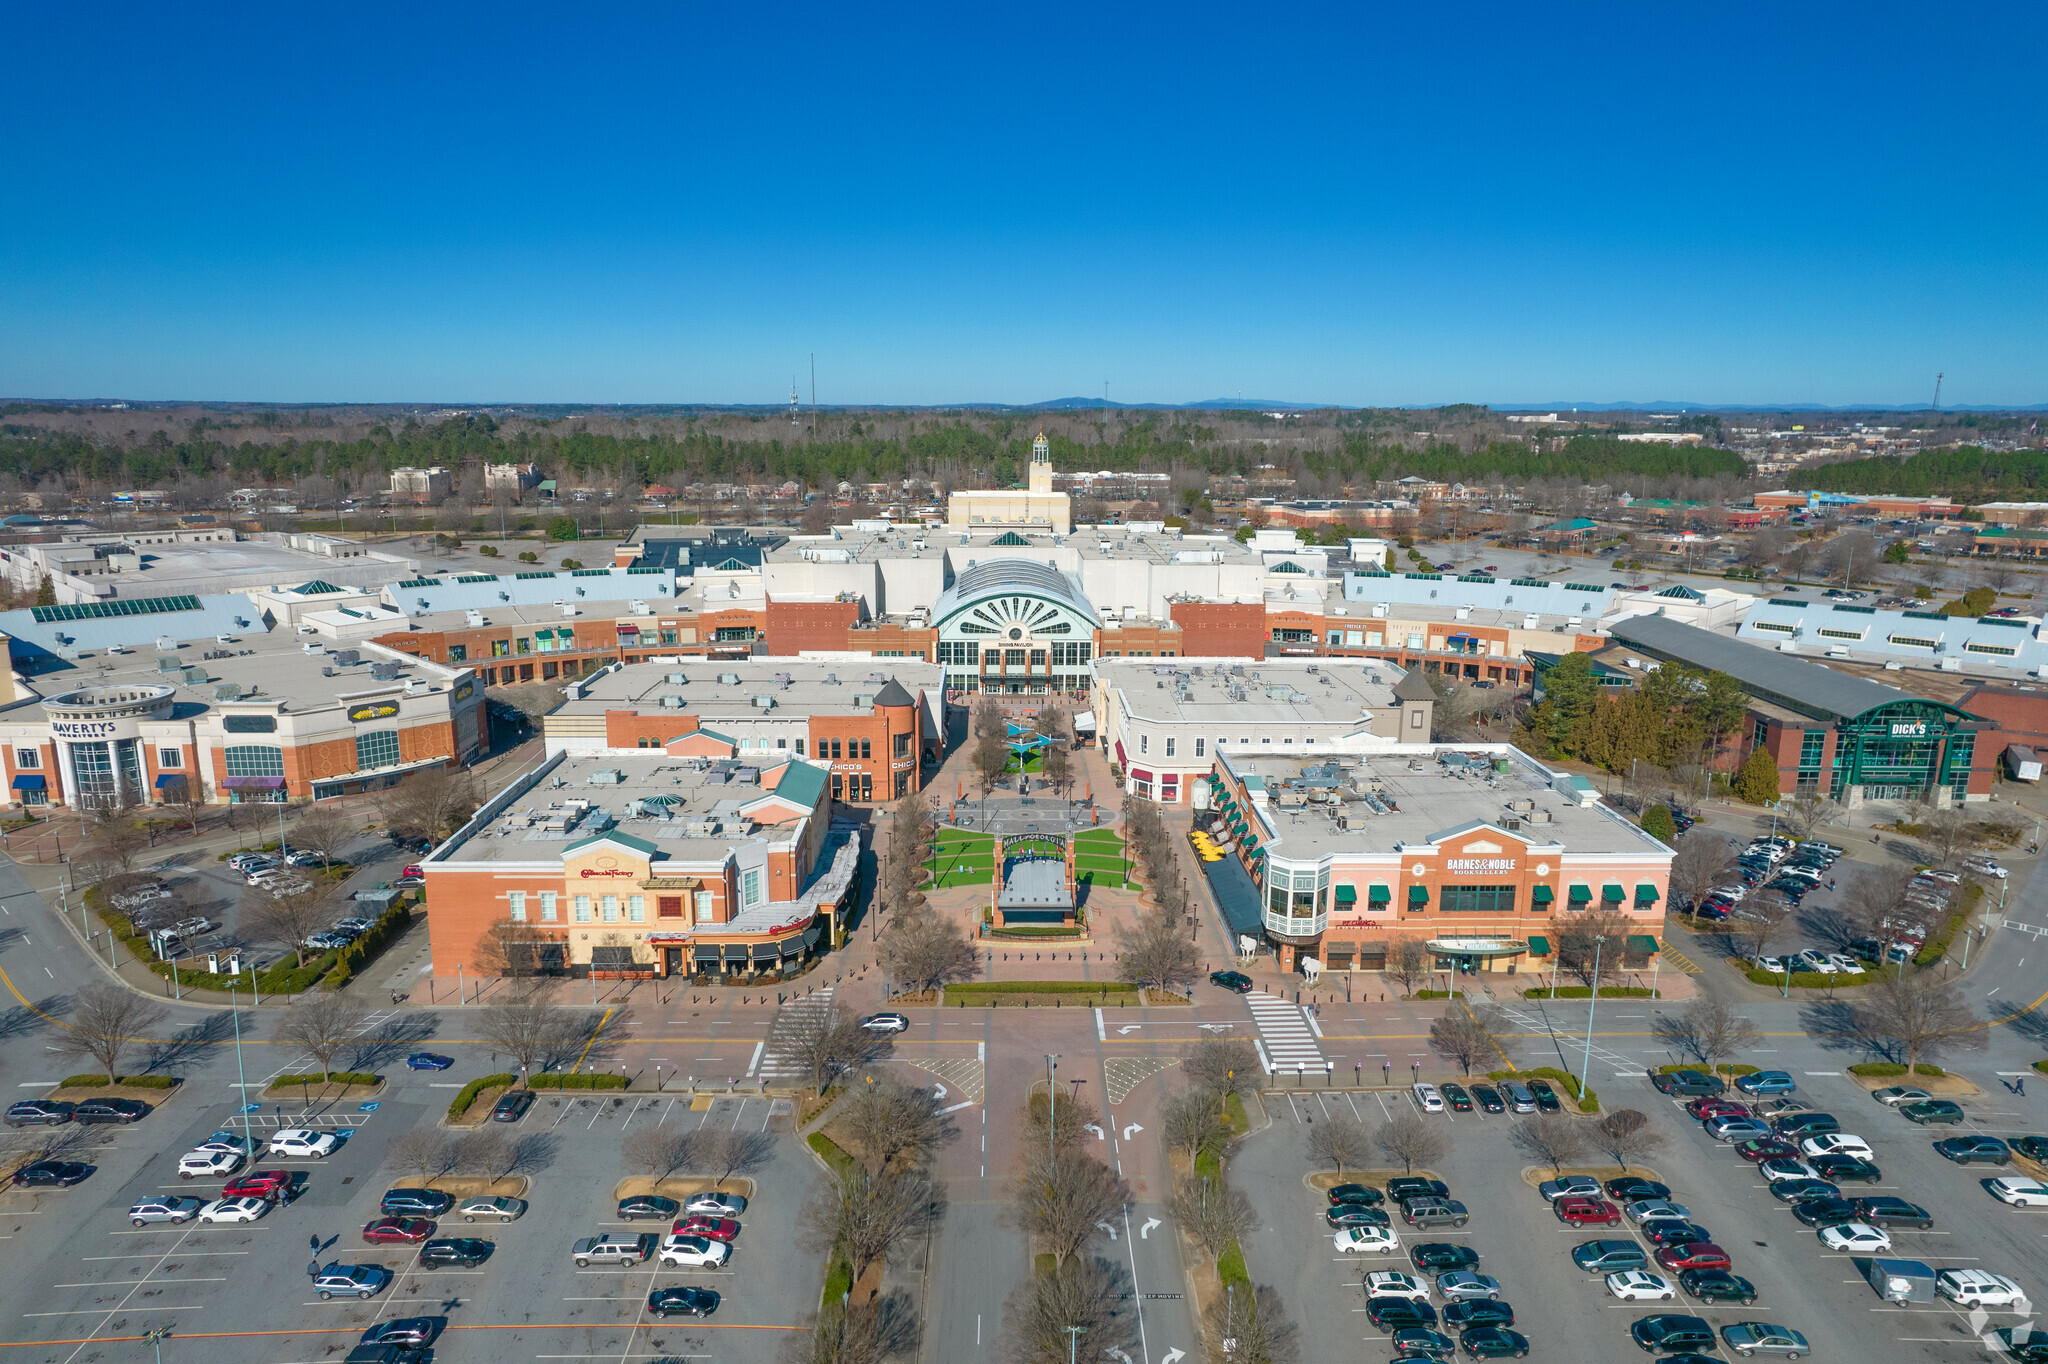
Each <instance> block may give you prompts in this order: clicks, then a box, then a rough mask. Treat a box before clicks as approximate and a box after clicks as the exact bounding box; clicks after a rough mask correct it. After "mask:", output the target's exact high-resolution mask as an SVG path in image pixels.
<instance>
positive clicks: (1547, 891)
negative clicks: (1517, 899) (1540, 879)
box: [1531, 886, 1557, 905]
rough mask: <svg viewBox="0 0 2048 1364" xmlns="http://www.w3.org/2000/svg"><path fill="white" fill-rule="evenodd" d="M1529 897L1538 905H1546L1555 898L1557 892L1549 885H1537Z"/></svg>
mask: <svg viewBox="0 0 2048 1364" xmlns="http://www.w3.org/2000/svg"><path fill="white" fill-rule="evenodd" d="M1531 898H1532V899H1534V900H1535V901H1536V903H1537V904H1539V905H1547V904H1549V903H1550V902H1551V901H1552V900H1555V899H1556V898H1557V894H1556V892H1555V891H1553V890H1551V888H1550V887H1549V886H1538V887H1536V889H1535V890H1534V891H1533V892H1532V893H1531Z"/></svg>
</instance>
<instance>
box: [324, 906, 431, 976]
mask: <svg viewBox="0 0 2048 1364" xmlns="http://www.w3.org/2000/svg"><path fill="white" fill-rule="evenodd" d="M411 926H412V908H411V906H409V905H407V904H406V903H404V902H403V901H399V902H397V903H394V904H393V905H392V906H391V907H390V908H389V909H387V910H385V911H384V912H383V913H382V914H379V915H378V916H377V920H376V922H375V923H373V924H371V925H370V926H369V927H368V928H366V929H364V930H363V931H362V933H361V934H360V935H359V936H358V937H357V938H356V940H355V941H354V942H352V943H350V944H349V945H348V946H347V947H344V948H342V949H341V951H340V952H339V953H338V954H337V955H336V957H335V962H334V969H333V970H332V971H331V972H329V973H328V976H327V984H328V985H329V986H330V987H331V988H335V989H339V988H340V987H341V986H343V985H346V984H348V982H349V979H350V978H351V977H352V976H354V975H355V973H356V972H358V971H360V970H362V969H363V967H364V966H366V965H368V964H369V961H370V959H371V958H372V957H374V956H376V955H377V954H378V953H379V952H381V951H383V950H384V944H386V943H388V942H390V941H391V940H392V939H393V938H395V937H397V936H398V935H399V934H401V933H403V932H405V930H406V929H408V928H410V927H411Z"/></svg>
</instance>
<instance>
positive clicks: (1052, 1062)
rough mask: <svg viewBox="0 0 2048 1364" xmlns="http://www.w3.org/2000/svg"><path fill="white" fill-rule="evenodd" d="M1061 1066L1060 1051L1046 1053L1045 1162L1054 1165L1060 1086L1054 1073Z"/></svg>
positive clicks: (1049, 1166) (1048, 1165) (1049, 1167)
mask: <svg viewBox="0 0 2048 1364" xmlns="http://www.w3.org/2000/svg"><path fill="white" fill-rule="evenodd" d="M1059 1068H1060V1057H1059V1053H1058V1052H1051V1051H1049V1052H1047V1053H1046V1054H1045V1164H1046V1168H1047V1169H1051V1168H1052V1165H1053V1143H1054V1140H1055V1138H1056V1136H1057V1134H1058V1129H1059V1123H1058V1118H1059V1112H1060V1087H1059V1086H1058V1085H1057V1084H1055V1083H1054V1082H1053V1078H1052V1073H1053V1072H1054V1071H1056V1070H1058V1069H1059Z"/></svg>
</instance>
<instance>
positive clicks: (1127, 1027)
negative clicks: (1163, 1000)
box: [1117, 1023, 1145, 1032]
mask: <svg viewBox="0 0 2048 1364" xmlns="http://www.w3.org/2000/svg"><path fill="white" fill-rule="evenodd" d="M1144 1026H1145V1025H1144V1024H1143V1023H1126V1024H1124V1025H1123V1026H1122V1027H1121V1028H1118V1029H1117V1031H1118V1032H1136V1031H1137V1030H1138V1029H1140V1028H1142V1027H1144Z"/></svg>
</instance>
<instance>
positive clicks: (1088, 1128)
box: [1081, 1122, 1109, 1141]
mask: <svg viewBox="0 0 2048 1364" xmlns="http://www.w3.org/2000/svg"><path fill="white" fill-rule="evenodd" d="M1081 1130H1082V1131H1083V1132H1093V1133H1094V1134H1095V1139H1096V1140H1097V1141H1108V1140H1109V1135H1108V1134H1107V1133H1106V1132H1104V1131H1103V1130H1102V1129H1101V1128H1100V1127H1097V1126H1096V1125H1095V1124H1094V1123H1092V1122H1084V1123H1082V1124H1081Z"/></svg>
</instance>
